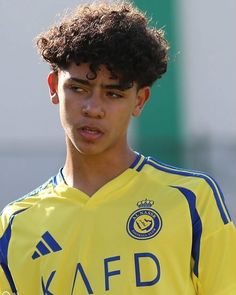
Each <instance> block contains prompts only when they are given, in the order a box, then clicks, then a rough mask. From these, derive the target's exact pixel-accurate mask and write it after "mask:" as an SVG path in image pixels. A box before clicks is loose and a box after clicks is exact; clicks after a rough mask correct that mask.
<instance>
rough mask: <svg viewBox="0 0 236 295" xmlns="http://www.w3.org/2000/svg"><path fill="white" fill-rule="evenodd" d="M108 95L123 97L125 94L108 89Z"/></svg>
mask: <svg viewBox="0 0 236 295" xmlns="http://www.w3.org/2000/svg"><path fill="white" fill-rule="evenodd" d="M107 96H109V97H112V98H122V97H123V95H122V94H120V93H117V92H114V91H108V92H107Z"/></svg>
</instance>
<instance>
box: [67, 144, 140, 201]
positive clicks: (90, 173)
mask: <svg viewBox="0 0 236 295" xmlns="http://www.w3.org/2000/svg"><path fill="white" fill-rule="evenodd" d="M135 158H136V153H135V152H134V151H132V150H131V149H130V147H129V146H128V145H126V146H124V147H123V148H122V149H119V152H118V153H115V156H114V151H112V152H109V151H106V152H104V153H103V154H99V155H84V154H82V153H80V152H78V151H77V150H76V149H75V148H74V146H73V145H72V144H71V142H70V141H68V140H67V156H66V161H65V165H64V168H63V174H64V177H65V180H66V183H67V184H68V185H69V186H72V187H74V188H77V189H79V190H81V191H82V192H84V193H85V194H87V195H88V196H90V197H91V196H92V195H93V194H94V193H95V192H96V191H98V190H99V189H100V188H101V187H102V186H104V185H105V184H106V183H108V182H109V181H111V180H112V179H114V178H115V177H117V176H118V175H120V174H121V173H122V172H124V171H125V170H127V169H128V168H129V167H130V165H131V164H132V163H133V162H134V160H135Z"/></svg>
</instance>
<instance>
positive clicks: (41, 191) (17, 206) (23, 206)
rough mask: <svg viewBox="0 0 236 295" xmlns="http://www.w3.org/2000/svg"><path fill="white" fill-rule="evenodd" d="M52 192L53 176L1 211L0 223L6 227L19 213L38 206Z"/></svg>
mask: <svg viewBox="0 0 236 295" xmlns="http://www.w3.org/2000/svg"><path fill="white" fill-rule="evenodd" d="M52 193H53V177H51V178H50V179H49V180H47V181H46V182H45V183H43V184H42V185H40V186H39V187H37V188H36V189H34V190H33V191H31V192H30V193H28V194H26V195H24V196H22V197H20V198H18V199H16V200H15V201H13V202H11V203H9V204H8V205H7V206H5V208H4V209H3V210H2V212H1V213H0V223H1V226H2V228H6V226H7V225H8V224H9V223H10V222H11V220H12V219H13V218H14V217H15V216H16V215H17V214H20V213H23V212H24V211H25V210H28V209H30V208H32V207H33V206H36V205H37V204H38V203H39V202H40V201H41V200H42V199H44V198H46V197H48V196H50V195H52Z"/></svg>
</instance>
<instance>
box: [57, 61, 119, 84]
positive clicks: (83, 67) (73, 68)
mask: <svg viewBox="0 0 236 295" xmlns="http://www.w3.org/2000/svg"><path fill="white" fill-rule="evenodd" d="M58 73H59V77H62V78H64V79H69V78H71V77H78V78H81V79H85V80H90V81H91V82H92V81H97V80H105V81H112V82H114V81H115V82H119V79H118V77H112V74H111V72H110V71H109V70H108V69H107V67H106V66H105V65H100V66H99V67H98V69H97V70H96V72H93V71H92V70H91V69H90V64H88V63H81V64H80V65H76V64H75V63H71V64H70V65H69V67H68V68H66V69H64V70H59V72H58Z"/></svg>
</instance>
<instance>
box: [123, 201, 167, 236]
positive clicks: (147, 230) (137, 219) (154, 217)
mask: <svg viewBox="0 0 236 295" xmlns="http://www.w3.org/2000/svg"><path fill="white" fill-rule="evenodd" d="M153 205H154V201H151V200H148V199H145V200H142V201H140V202H138V203H137V206H138V208H139V209H137V210H135V211H134V212H133V213H132V214H131V215H130V216H129V219H128V221H127V226H126V228H127V232H128V234H129V235H130V236H131V237H132V238H134V239H137V240H148V239H151V238H153V237H155V236H156V235H157V234H158V233H159V232H160V230H161V227H162V219H161V216H160V215H159V213H158V212H157V211H156V210H154V209H153V208H151V207H152V206H153Z"/></svg>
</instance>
